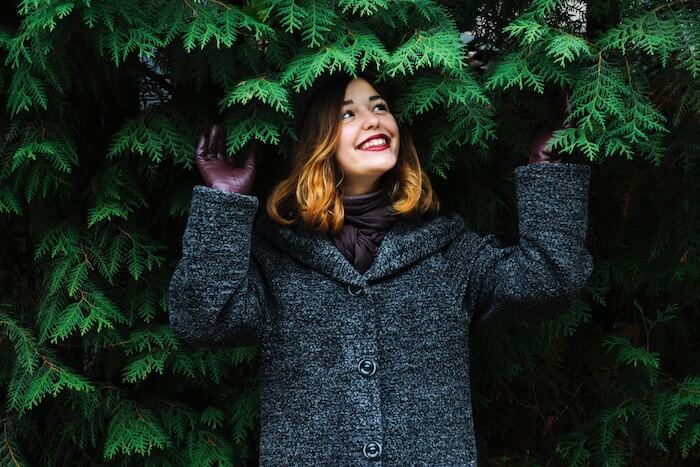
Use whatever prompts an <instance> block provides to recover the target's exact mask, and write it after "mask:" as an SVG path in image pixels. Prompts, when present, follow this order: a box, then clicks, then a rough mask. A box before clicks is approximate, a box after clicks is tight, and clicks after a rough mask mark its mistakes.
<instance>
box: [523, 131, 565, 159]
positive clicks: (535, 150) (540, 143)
mask: <svg viewBox="0 0 700 467" xmlns="http://www.w3.org/2000/svg"><path fill="white" fill-rule="evenodd" d="M552 133H553V132H547V133H541V134H539V135H538V136H537V137H536V138H535V140H534V141H533V142H532V145H531V146H530V153H529V157H528V164H541V163H548V162H561V155H560V154H559V153H557V152H556V151H554V150H547V149H545V148H544V147H545V145H546V144H547V141H549V138H551V137H552Z"/></svg>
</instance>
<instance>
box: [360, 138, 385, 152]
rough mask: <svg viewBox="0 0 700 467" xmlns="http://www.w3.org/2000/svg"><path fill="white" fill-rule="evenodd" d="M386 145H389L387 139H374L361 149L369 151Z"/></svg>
mask: <svg viewBox="0 0 700 467" xmlns="http://www.w3.org/2000/svg"><path fill="white" fill-rule="evenodd" d="M385 144H387V143H386V139H384V138H375V139H373V140H372V141H369V142H367V143H365V144H363V145H362V146H360V149H367V148H371V147H374V146H384V145H385Z"/></svg>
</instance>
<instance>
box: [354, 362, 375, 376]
mask: <svg viewBox="0 0 700 467" xmlns="http://www.w3.org/2000/svg"><path fill="white" fill-rule="evenodd" d="M357 371H359V372H360V374H361V375H362V376H372V375H373V374H374V373H375V372H376V371H377V364H376V363H374V360H371V359H369V358H363V359H362V360H360V363H358V364H357Z"/></svg>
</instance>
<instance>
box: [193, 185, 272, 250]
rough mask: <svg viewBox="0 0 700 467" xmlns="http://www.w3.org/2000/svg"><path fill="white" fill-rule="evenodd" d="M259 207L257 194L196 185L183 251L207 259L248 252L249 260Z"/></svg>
mask: <svg viewBox="0 0 700 467" xmlns="http://www.w3.org/2000/svg"><path fill="white" fill-rule="evenodd" d="M257 209H258V198H256V197H255V196H250V195H244V194H241V193H226V192H223V191H221V190H217V189H215V188H209V187H206V186H202V185H197V186H195V187H194V188H193V190H192V203H191V205H190V215H189V218H188V221H187V227H186V235H184V236H183V254H184V255H185V256H188V257H197V258H199V260H200V262H206V261H207V260H208V259H210V258H222V257H225V258H236V257H239V256H240V255H241V251H244V252H246V253H245V255H243V257H245V262H247V258H248V252H249V251H250V239H251V232H252V227H253V220H254V217H255V213H256V212H257Z"/></svg>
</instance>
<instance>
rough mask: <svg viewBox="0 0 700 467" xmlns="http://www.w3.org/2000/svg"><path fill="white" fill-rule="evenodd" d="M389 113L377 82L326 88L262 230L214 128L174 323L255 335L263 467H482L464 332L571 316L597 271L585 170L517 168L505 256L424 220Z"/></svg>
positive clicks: (347, 81) (426, 200)
mask: <svg viewBox="0 0 700 467" xmlns="http://www.w3.org/2000/svg"><path fill="white" fill-rule="evenodd" d="M391 109H392V107H391V102H390V101H389V99H388V96H387V94H386V93H385V92H383V90H382V89H380V88H379V86H377V85H376V83H373V82H372V81H371V79H368V78H367V77H362V76H361V77H359V78H355V79H353V78H351V77H347V76H346V77H342V78H337V79H333V80H331V81H329V82H327V83H325V84H324V86H322V87H320V88H319V89H318V90H314V95H313V97H312V98H311V100H310V101H309V104H308V111H306V112H305V113H304V112H303V110H302V111H301V112H299V114H298V115H297V117H298V118H300V120H299V122H301V123H302V128H301V131H300V139H299V142H298V144H297V146H296V148H295V151H294V155H295V161H294V167H293V170H292V172H291V174H290V175H289V177H287V178H286V179H285V180H283V181H282V182H280V184H279V185H278V186H277V187H276V188H275V191H274V193H273V194H272V195H271V196H270V198H268V212H269V214H270V215H269V216H265V215H262V216H260V217H259V218H258V219H257V222H256V219H255V214H256V213H257V211H258V207H259V205H258V198H257V197H255V196H253V195H252V191H251V190H250V185H251V183H250V181H251V179H252V174H254V172H255V170H254V169H255V163H254V161H255V158H254V156H253V154H252V153H251V154H249V155H248V156H247V157H246V159H245V162H244V163H243V167H235V166H234V165H232V164H231V163H229V161H227V160H226V157H224V154H225V144H224V137H223V133H222V132H219V131H218V130H216V131H213V132H212V135H211V137H210V140H211V141H214V144H209V145H208V143H207V141H206V138H204V139H202V141H201V142H200V144H199V145H198V156H197V161H198V168H199V169H200V171H201V172H202V173H203V176H204V177H205V180H211V185H210V186H209V187H204V186H197V187H195V189H194V192H193V198H192V205H191V209H190V217H189V219H188V224H187V228H186V230H185V234H184V236H183V240H182V244H183V255H182V259H181V260H180V262H179V263H178V266H177V268H176V270H175V272H174V274H173V279H172V281H171V285H170V323H171V325H172V326H173V329H175V331H176V332H177V333H178V334H180V335H181V336H182V337H183V338H184V339H185V340H187V341H188V342H189V343H191V344H193V345H200V344H217V343H226V344H234V343H242V342H245V341H246V340H247V341H248V342H250V341H251V340H252V339H253V338H254V339H255V341H256V344H257V345H258V346H259V347H260V356H261V358H260V387H261V391H260V395H261V397H260V462H259V464H260V465H261V466H267V465H270V466H277V465H363V466H370V465H373V464H370V462H377V461H381V462H382V463H383V465H444V466H455V467H456V466H460V467H461V466H469V467H476V465H477V457H476V442H475V436H474V424H473V420H472V404H471V392H470V391H471V390H470V382H469V351H468V350H469V332H468V330H469V326H470V323H471V322H472V320H473V319H474V318H477V317H478V319H496V318H499V317H500V318H503V317H504V316H512V317H514V318H516V319H541V318H546V317H550V318H551V317H553V316H556V315H557V314H561V313H563V312H564V311H566V310H567V309H568V307H569V305H570V304H571V301H572V299H573V298H574V297H575V295H576V294H577V292H578V291H579V290H580V289H581V287H582V286H583V284H584V283H585V281H586V279H587V278H588V277H589V276H590V274H591V271H592V261H591V256H590V254H589V253H588V252H587V251H586V249H585V246H584V240H585V233H586V228H587V204H586V203H587V194H588V178H589V174H590V167H587V166H579V165H576V164H564V163H531V164H529V165H528V166H525V167H518V168H517V169H516V170H515V175H516V190H517V191H516V194H517V199H518V207H519V210H518V215H519V228H520V234H521V238H520V240H519V242H518V244H517V245H516V246H509V247H505V248H504V247H501V245H500V243H499V242H498V240H497V239H496V238H495V237H494V236H493V235H487V236H481V235H479V234H477V233H475V232H470V231H468V230H466V229H465V226H464V221H463V220H462V218H461V217H460V216H459V214H457V213H450V214H448V215H446V216H445V215H442V216H434V217H431V218H430V219H428V218H427V217H428V216H421V215H420V214H423V213H426V212H427V211H431V212H432V211H434V210H436V209H437V201H436V199H435V196H434V195H433V192H432V190H431V188H430V182H429V181H428V178H427V176H426V175H425V174H424V173H423V170H422V169H421V166H420V163H419V161H418V155H417V154H416V149H415V147H414V146H413V143H412V141H411V138H410V132H409V131H402V129H401V128H400V127H399V125H398V123H397V122H396V120H395V119H394V117H393V116H392V114H391ZM207 148H209V149H207ZM216 187H222V189H217V188H216ZM285 202H289V204H286V205H285V204H284V203H285ZM280 213H284V216H282V215H281V214H280ZM290 224H294V225H290ZM299 227H302V228H299ZM307 227H311V229H308V228H307ZM309 230H311V231H309Z"/></svg>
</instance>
